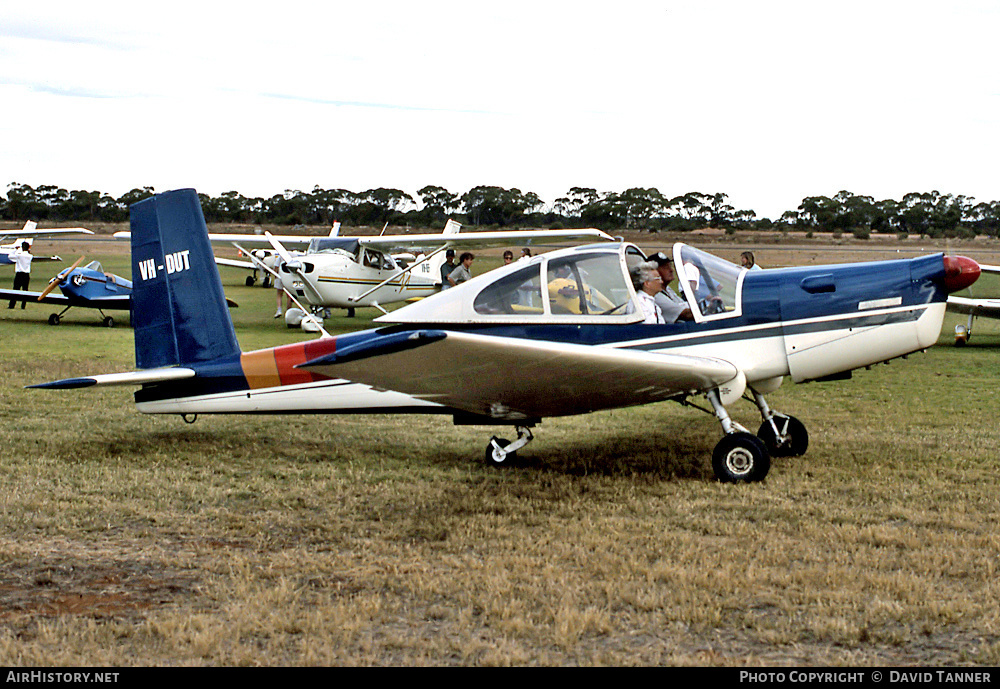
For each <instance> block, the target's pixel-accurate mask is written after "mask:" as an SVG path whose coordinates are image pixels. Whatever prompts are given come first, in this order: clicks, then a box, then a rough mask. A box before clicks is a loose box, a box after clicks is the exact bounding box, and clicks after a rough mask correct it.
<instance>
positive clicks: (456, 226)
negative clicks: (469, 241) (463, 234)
mask: <svg viewBox="0 0 1000 689" xmlns="http://www.w3.org/2000/svg"><path fill="white" fill-rule="evenodd" d="M461 229H462V224H461V223H457V222H455V221H454V220H451V219H449V220H448V222H446V223H445V225H444V230H442V231H441V234H458V232H459V230H461Z"/></svg>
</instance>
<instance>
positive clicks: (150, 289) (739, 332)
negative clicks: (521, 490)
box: [31, 189, 979, 482]
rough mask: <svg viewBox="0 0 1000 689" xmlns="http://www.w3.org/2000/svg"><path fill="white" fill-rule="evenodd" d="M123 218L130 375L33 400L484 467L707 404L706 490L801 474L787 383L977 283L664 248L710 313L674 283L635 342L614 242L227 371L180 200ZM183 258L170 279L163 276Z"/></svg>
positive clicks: (887, 269) (633, 313) (517, 267)
mask: <svg viewBox="0 0 1000 689" xmlns="http://www.w3.org/2000/svg"><path fill="white" fill-rule="evenodd" d="M130 210H131V223H132V261H133V274H134V275H135V276H136V285H135V292H134V295H133V298H134V299H135V307H136V308H135V309H133V314H134V316H133V326H134V329H135V350H136V365H137V368H138V369H139V370H137V371H133V372H131V373H119V374H102V375H94V376H88V377H83V378H70V379H66V380H60V381H55V382H51V383H42V384H39V385H35V386H31V387H37V388H50V389H67V388H82V387H88V386H92V385H140V386H141V388H140V389H139V390H138V391H137V392H136V393H135V402H136V406H137V408H138V409H139V411H141V412H144V413H150V414H179V415H181V416H183V417H184V418H185V420H193V419H194V417H196V415H198V414H211V413H256V414H274V413H391V412H396V413H430V414H448V415H451V416H452V417H453V418H454V421H455V423H458V424H483V425H485V424H488V425H513V426H515V428H516V430H517V435H518V437H517V439H516V440H515V441H513V442H508V441H507V440H503V439H500V438H497V437H494V438H493V439H491V440H490V442H489V443H488V444H487V446H486V461H487V462H488V463H489V464H491V465H494V466H505V465H508V464H510V463H511V462H512V461H513V460H514V459H515V458H516V452H518V451H519V450H521V449H522V448H523V447H524V446H525V445H526V444H527V443H528V442H529V441H530V440H531V439H532V437H533V436H532V433H531V428H532V427H533V426H534V425H536V424H537V423H539V422H540V421H541V419H542V418H544V417H555V416H567V415H573V414H584V413H588V412H592V411H596V410H601V409H614V408H619V407H628V406H633V405H639V404H648V403H652V402H658V401H662V400H674V401H680V402H686V403H689V404H690V402H689V400H690V399H691V398H697V397H704V398H706V399H707V401H708V404H709V405H710V406H711V410H709V409H706V408H703V407H701V406H700V405H692V406H698V407H699V408H701V409H702V411H706V412H709V413H714V414H715V416H716V417H717V418H718V420H719V422H720V423H721V425H722V429H723V432H724V436H723V438H722V440H721V441H720V442H719V443H718V445H717V446H716V447H715V450H714V452H713V458H712V466H713V469H714V471H715V474H716V476H717V478H718V479H720V480H722V481H727V482H750V481H759V480H761V479H763V478H764V477H765V476H766V475H767V473H768V470H769V468H770V464H771V457H772V456H786V455H798V454H802V453H803V452H805V450H806V448H807V446H808V440H809V438H808V433H807V431H806V429H805V426H804V425H803V424H802V423H801V422H799V421H798V420H796V419H795V418H794V417H792V416H788V415H785V414H782V413H778V412H775V411H773V410H772V409H771V408H770V407H769V406H768V404H767V402H766V401H765V399H764V395H765V394H767V393H769V392H771V391H774V390H776V389H777V388H778V386H780V385H781V382H782V380H783V379H784V377H786V376H788V377H790V378H791V379H792V380H793V381H795V382H804V381H809V380H817V379H828V378H842V377H846V376H847V374H848V372H850V371H851V370H852V369H856V368H859V367H863V366H869V365H871V364H875V363H879V362H882V361H886V360H889V359H893V358H896V357H901V356H905V355H907V354H909V353H911V352H914V351H918V350H922V349H925V348H927V347H930V346H931V345H933V344H934V343H935V342H936V340H937V338H938V335H939V333H940V331H941V324H942V321H943V318H944V313H945V303H946V300H947V296H948V294H949V293H950V292H954V291H957V290H959V289H963V288H965V287H967V286H968V285H970V284H972V282H974V281H975V280H976V279H977V278H978V276H979V266H978V265H977V264H976V262H975V261H972V260H971V259H968V258H964V257H953V256H944V255H943V254H935V255H931V256H923V257H919V258H912V259H903V260H895V261H883V262H873V263H854V264H842V265H832V266H821V267H808V268H779V269H772V270H761V271H753V272H751V271H748V270H746V269H743V268H740V267H739V266H736V265H734V264H732V263H729V262H727V261H724V260H722V259H719V258H717V257H715V256H712V255H711V254H708V253H705V252H703V251H700V250H698V249H695V248H693V247H690V246H687V245H685V244H680V243H678V244H675V245H674V247H673V251H672V254H673V261H674V263H675V264H679V265H681V266H683V267H684V268H685V270H683V271H681V270H678V271H677V272H678V273H681V274H684V275H688V269H687V265H691V266H693V267H694V268H695V269H696V271H697V274H698V276H699V283H701V284H702V285H704V286H705V288H706V289H707V290H708V291H709V294H708V296H707V297H706V298H703V299H701V300H699V299H698V298H697V297H696V296H695V285H694V284H693V283H692V282H691V281H690V278H688V277H685V283H686V284H682V285H681V287H682V288H684V287H685V286H686V287H687V289H684V292H685V294H686V295H687V296H686V299H687V300H688V303H689V306H690V308H691V311H692V313H693V316H694V320H693V321H684V322H678V323H673V324H660V325H646V324H644V323H643V322H642V321H643V314H642V309H641V305H640V303H639V301H638V297H637V295H636V292H635V288H634V287H633V285H632V281H631V280H630V270H631V269H632V268H633V267H635V266H637V265H639V264H641V263H642V262H643V261H644V260H645V256H644V255H643V253H642V252H641V251H640V250H639V248H638V247H636V246H634V245H632V244H630V243H627V242H617V243H602V244H592V245H587V246H577V247H573V248H569V249H563V250H560V251H553V252H550V253H546V254H542V255H540V256H536V257H534V258H532V259H530V260H527V261H522V262H517V263H513V264H511V265H508V266H505V267H502V268H499V269H497V270H493V271H490V272H488V273H485V274H482V275H479V276H478V277H475V278H473V279H472V280H470V281H468V282H465V283H463V284H462V285H459V286H458V287H456V288H453V289H449V290H446V291H444V292H441V293H439V294H435V295H433V296H431V297H429V298H427V299H423V300H421V301H418V302H415V303H413V304H410V305H408V306H405V307H403V308H401V309H399V310H396V311H394V312H393V313H392V314H390V315H387V316H382V317H380V318H379V319H377V320H378V321H379V322H382V323H385V324H386V325H385V327H380V328H378V329H374V330H367V331H362V332H355V333H350V334H344V335H338V336H336V337H330V336H328V335H326V334H325V333H324V335H323V336H321V337H320V338H319V339H316V340H312V341H309V342H299V343H294V344H288V345H283V346H279V347H275V348H272V349H263V350H259V351H253V352H242V351H241V350H240V348H239V344H238V343H237V341H236V334H235V332H234V330H233V325H232V321H231V320H230V318H229V314H228V313H227V311H226V305H225V301H224V299H223V294H222V284H221V281H220V280H219V274H218V268H217V267H216V265H215V262H214V257H213V255H212V247H211V244H210V243H209V241H208V234H207V229H206V226H205V221H204V218H203V216H202V212H201V207H200V205H199V200H198V196H197V194H196V193H195V191H194V190H192V189H186V190H179V191H173V192H166V193H163V194H159V195H157V196H154V197H151V198H149V199H146V200H144V201H141V202H139V203H137V204H135V205H133V206H132V207H131V209H130ZM180 254H183V255H185V256H187V257H188V258H187V259H186V260H185V262H184V264H183V267H182V268H181V269H179V270H174V271H172V272H171V271H169V270H163V269H161V266H164V265H165V263H166V260H167V258H166V257H169V256H177V255H180ZM175 265H176V262H175ZM142 266H146V268H142ZM553 283H555V285H556V286H557V287H556V289H557V294H558V296H559V298H558V299H557V298H556V296H555V295H554V294H553V293H552V289H553ZM567 283H568V284H567ZM570 287H575V288H576V293H577V298H576V299H573V298H570V297H568V296H567V295H569V294H570V293H571V292H572V289H567V288H570ZM605 304H610V306H608V307H605ZM512 371H516V372H517V373H516V375H512V373H511V372H512ZM744 393H748V394H749V397H751V398H752V399H753V401H754V403H755V404H756V406H757V408H758V410H759V411H760V415H761V419H762V423H761V426H760V428H759V430H758V431H757V433H756V434H753V433H751V432H749V431H748V430H747V429H746V428H744V427H742V426H740V425H738V424H737V423H736V422H734V421H733V420H732V418H731V417H730V416H729V413H728V411H727V408H726V407H727V405H731V404H732V403H734V402H736V401H737V400H739V399H740V398H742V397H743V396H744Z"/></svg>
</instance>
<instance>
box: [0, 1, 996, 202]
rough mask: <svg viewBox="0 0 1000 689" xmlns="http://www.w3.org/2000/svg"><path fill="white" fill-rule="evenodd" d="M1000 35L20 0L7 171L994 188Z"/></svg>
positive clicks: (980, 23)
mask: <svg viewBox="0 0 1000 689" xmlns="http://www.w3.org/2000/svg"><path fill="white" fill-rule="evenodd" d="M998 35H1000V2H997V1H996V0H994V1H992V2H985V1H974V0H953V1H950V2H942V1H941V0H935V1H934V2H925V1H923V0H905V1H904V0H898V1H897V0H860V1H858V0H838V1H837V2H819V1H812V2H809V1H807V0H797V1H792V0H789V1H778V0H761V1H758V2H754V1H752V0H745V1H735V0H659V1H648V2H643V1H638V0H635V1H630V0H619V2H617V3H611V2H607V1H606V0H605V1H604V2H591V0H573V1H566V2H563V1H557V0H533V1H532V2H525V1H522V0H505V1H504V2H498V3H484V2H472V1H470V0H463V1H460V2H457V1H449V0H412V1H410V2H403V1H392V0H366V1H365V2H359V1H358V0H351V1H350V2H345V1H341V0H332V1H329V2H300V1H298V0H284V1H283V2H273V1H272V2H266V3H263V2H213V1H212V0H201V1H200V2H188V1H186V0H183V1H178V0H172V1H171V2H169V3H145V2H136V1H135V0H129V1H128V2H109V1H106V0H90V1H88V2H80V1H79V0H74V1H73V2H47V1H45V0H35V1H33V2H30V3H28V2H23V0H14V1H9V0H0V189H2V190H3V191H6V188H7V187H6V185H7V184H9V183H11V182H17V183H21V184H29V185H31V186H38V185H42V184H53V185H57V186H60V187H64V188H67V189H86V190H90V191H102V192H105V193H109V194H112V195H114V196H116V197H117V196H120V195H122V194H123V193H125V192H126V191H128V190H130V189H132V188H135V187H142V186H152V187H154V188H155V189H156V190H157V191H166V190H168V189H173V188H178V187H195V188H196V189H198V190H199V191H201V192H203V193H206V194H210V195H219V194H221V193H223V192H225V191H230V190H236V191H238V192H240V193H242V194H244V195H246V196H264V197H269V196H272V195H274V194H278V193H281V192H283V191H284V190H286V189H299V190H303V191H311V190H312V189H313V187H314V186H320V187H322V188H346V189H350V190H352V191H364V190H365V189H370V188H375V187H392V188H398V189H402V190H403V191H406V192H408V193H410V194H411V195H413V196H414V197H415V198H416V196H417V194H416V191H417V190H418V189H419V188H421V187H423V186H425V185H428V184H434V185H440V186H443V187H445V188H447V189H448V190H450V191H452V192H455V193H464V192H466V191H468V190H469V189H470V188H472V187H474V186H477V185H498V186H502V187H506V188H511V187H517V188H518V189H521V190H522V191H524V192H528V191H533V192H535V193H537V194H538V195H539V196H540V197H542V199H544V200H545V201H547V202H549V203H551V202H552V201H554V200H555V199H556V198H558V197H560V196H563V195H565V194H566V192H567V191H568V190H569V188H570V187H573V186H579V187H593V188H596V189H597V190H598V191H616V192H620V191H624V190H625V189H627V188H629V187H656V188H657V189H659V190H660V191H661V192H662V193H663V194H665V195H669V196H675V195H679V194H683V193H685V192H689V191H698V192H702V193H708V194H712V193H717V192H723V193H726V194H729V200H730V203H731V204H732V205H733V206H735V207H736V208H737V209H752V210H754V211H756V212H757V214H758V216H761V217H763V216H768V217H772V218H777V217H778V216H780V214H781V213H782V212H784V211H786V210H793V209H795V208H797V207H798V205H799V203H800V202H801V200H802V198H803V197H806V196H816V195H825V196H832V195H834V194H836V193H837V192H838V191H841V190H847V191H850V192H853V193H855V194H864V195H870V196H874V197H875V198H876V200H880V199H885V198H895V199H900V198H902V196H903V195H904V194H906V193H908V192H911V191H918V192H924V191H932V190H938V191H940V192H942V193H950V194H956V195H958V194H964V195H966V196H972V197H975V198H976V199H977V200H979V201H992V200H997V199H1000V188H998V187H1000V184H998V183H1000V173H998V169H1000V79H998V77H997V69H998V67H1000V39H998V38H997V36H998Z"/></svg>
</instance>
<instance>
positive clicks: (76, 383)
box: [24, 378, 97, 390]
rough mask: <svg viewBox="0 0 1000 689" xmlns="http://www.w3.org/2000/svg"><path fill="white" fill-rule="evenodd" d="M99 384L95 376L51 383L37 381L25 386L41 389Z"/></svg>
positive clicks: (66, 388)
mask: <svg viewBox="0 0 1000 689" xmlns="http://www.w3.org/2000/svg"><path fill="white" fill-rule="evenodd" d="M94 385H97V380H96V379H95V378H64V379H63V380H54V381H52V382H51V383H36V384H35V385H25V386H24V387H25V388H28V389H30V388H37V389H40V390H73V389H76V388H89V387H91V386H94Z"/></svg>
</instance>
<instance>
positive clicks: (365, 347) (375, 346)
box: [296, 330, 447, 368]
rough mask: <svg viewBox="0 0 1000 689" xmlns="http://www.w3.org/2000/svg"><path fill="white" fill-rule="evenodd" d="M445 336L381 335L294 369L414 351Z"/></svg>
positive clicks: (438, 332) (436, 333)
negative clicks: (408, 350) (409, 350)
mask: <svg viewBox="0 0 1000 689" xmlns="http://www.w3.org/2000/svg"><path fill="white" fill-rule="evenodd" d="M446 336H447V333H445V332H444V331H443V330H417V331H416V332H409V333H393V334H392V335H382V336H380V337H375V338H372V339H370V340H365V341H364V342H359V343H358V344H354V345H349V346H347V347H344V348H343V349H340V350H337V351H336V352H334V353H333V354H327V355H326V356H322V357H320V358H318V359H313V360H312V361H307V362H305V363H303V364H299V365H298V366H296V368H309V367H310V366H324V365H328V364H343V363H346V362H348V361H357V360H359V359H366V358H368V357H372V356H381V355H383V354H392V353H394V352H402V351H405V350H407V349H414V348H415V347H420V346H423V345H426V344H430V343H431V342H436V341H438V340H442V339H444V338H445V337H446Z"/></svg>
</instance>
